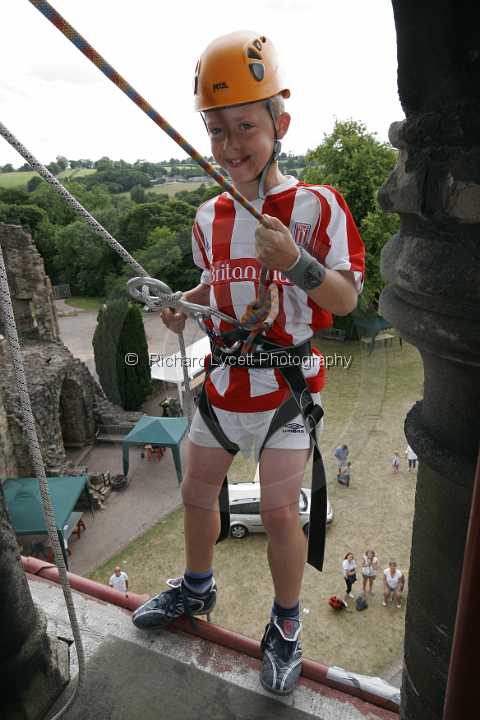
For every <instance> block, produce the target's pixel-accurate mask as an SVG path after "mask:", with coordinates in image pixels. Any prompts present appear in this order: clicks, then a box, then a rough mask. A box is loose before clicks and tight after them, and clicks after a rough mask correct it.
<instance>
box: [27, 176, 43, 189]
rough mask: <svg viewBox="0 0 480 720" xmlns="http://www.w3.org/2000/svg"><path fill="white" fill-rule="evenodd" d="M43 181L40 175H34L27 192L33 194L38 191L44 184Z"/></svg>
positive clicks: (28, 183) (28, 184)
mask: <svg viewBox="0 0 480 720" xmlns="http://www.w3.org/2000/svg"><path fill="white" fill-rule="evenodd" d="M42 182H43V180H42V178H41V177H40V175H33V176H32V177H31V178H30V180H29V181H28V182H27V190H28V192H33V191H34V190H36V189H37V187H38V186H39V185H40V183H42Z"/></svg>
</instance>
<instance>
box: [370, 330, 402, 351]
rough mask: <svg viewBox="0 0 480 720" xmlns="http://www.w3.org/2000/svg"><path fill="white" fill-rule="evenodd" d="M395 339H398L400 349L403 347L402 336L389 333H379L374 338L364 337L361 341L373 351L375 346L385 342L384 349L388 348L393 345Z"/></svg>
mask: <svg viewBox="0 0 480 720" xmlns="http://www.w3.org/2000/svg"><path fill="white" fill-rule="evenodd" d="M395 338H398V341H399V343H400V349H402V347H403V339H402V338H401V336H400V335H394V334H393V333H389V332H379V333H377V334H376V335H375V336H374V337H362V338H361V341H362V342H363V343H365V345H367V346H368V347H369V349H370V350H373V347H374V344H375V343H377V342H383V345H384V347H387V345H393V341H394V340H395Z"/></svg>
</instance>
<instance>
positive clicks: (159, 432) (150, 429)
mask: <svg viewBox="0 0 480 720" xmlns="http://www.w3.org/2000/svg"><path fill="white" fill-rule="evenodd" d="M187 430H188V422H187V418H185V417H175V418H167V417H152V416H150V415H143V417H141V418H140V420H139V421H138V422H137V424H136V425H135V427H134V428H133V429H132V430H130V432H129V433H128V435H127V436H126V437H124V438H123V441H122V446H123V474H124V475H125V477H127V475H128V470H129V466H130V462H129V450H130V445H159V446H161V447H169V448H172V453H173V460H174V462H175V469H176V471H177V479H178V484H180V483H181V481H182V462H181V457H180V443H181V441H182V438H183V436H184V435H185V433H186V432H187Z"/></svg>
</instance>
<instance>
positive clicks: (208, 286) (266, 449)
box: [133, 32, 364, 695]
mask: <svg viewBox="0 0 480 720" xmlns="http://www.w3.org/2000/svg"><path fill="white" fill-rule="evenodd" d="M289 95H290V91H289V90H288V89H287V88H286V87H285V86H284V84H283V83H282V80H281V78H280V74H279V71H278V61H277V56H276V53H275V50H274V48H273V46H272V43H271V41H270V40H268V38H266V37H264V36H258V35H257V34H256V33H252V32H237V33H232V34H231V35H227V36H225V37H221V38H218V39H217V40H215V41H214V42H213V43H211V44H210V45H209V46H208V48H207V49H206V50H205V52H204V53H203V55H202V56H201V58H200V60H199V62H198V64H197V69H196V77H195V107H196V109H197V110H198V111H200V112H201V113H202V114H203V115H202V117H203V120H204V123H205V126H206V129H207V132H208V134H209V136H210V141H211V148H212V154H213V156H214V158H215V160H216V161H217V163H218V164H219V165H220V166H221V167H223V168H224V169H225V170H227V171H228V173H229V174H230V176H231V178H232V181H233V183H234V185H235V186H236V187H237V188H238V189H239V190H240V192H241V193H242V194H243V195H244V196H245V197H246V198H247V199H249V200H250V201H251V202H252V203H253V204H254V205H255V207H256V208H257V209H258V210H259V211H260V212H261V213H262V214H263V215H264V217H266V218H267V220H268V223H269V227H268V228H265V227H263V225H259V226H257V222H256V220H255V218H253V217H252V216H251V215H250V213H248V212H247V211H246V210H245V209H244V208H243V207H242V206H241V205H240V204H239V203H238V202H237V201H235V200H234V199H233V198H232V197H231V196H230V194H229V193H222V194H221V195H219V196H218V197H216V198H213V199H212V200H209V201H207V202H206V203H205V204H203V205H202V206H201V207H200V208H199V210H198V211H197V216H196V219H195V223H194V227H193V235H192V245H193V257H194V260H195V263H196V264H197V265H198V266H199V267H200V269H201V270H202V275H201V279H200V284H199V285H198V286H197V287H196V288H193V289H192V290H190V291H188V292H187V293H185V294H184V297H186V299H188V300H190V301H192V302H195V303H202V304H204V305H207V304H210V305H211V306H215V307H218V308H219V309H221V310H222V311H223V312H224V313H226V314H227V315H229V316H231V317H234V318H237V319H238V320H241V319H242V317H243V316H244V313H245V311H246V310H247V309H248V306H249V305H250V304H251V303H252V302H254V301H255V299H256V296H257V290H258V286H259V278H260V268H261V266H263V267H265V268H267V269H268V270H269V273H270V282H272V283H274V284H275V285H276V287H277V289H278V294H279V297H278V315H277V317H276V320H275V322H274V324H273V326H272V328H271V329H270V330H269V331H268V332H267V333H266V335H262V336H259V337H258V338H257V340H258V341H259V342H260V343H261V345H258V344H257V345H256V346H255V347H254V348H253V349H254V350H256V351H257V352H258V350H259V349H260V347H264V346H265V344H266V346H267V347H268V348H270V347H273V348H277V349H278V348H280V349H283V348H285V347H287V348H290V350H291V352H292V353H293V352H295V351H296V350H298V348H300V349H301V353H303V358H304V359H305V355H306V356H307V359H308V360H309V363H308V365H307V366H306V367H304V369H303V375H302V374H301V373H300V375H301V378H302V382H303V384H304V386H305V387H304V389H305V393H304V392H303V391H302V393H301V395H302V398H303V396H304V394H305V397H306V399H307V400H309V402H310V401H311V396H310V393H314V394H316V393H318V391H319V390H321V388H322V386H323V375H324V372H323V371H324V368H323V365H322V362H321V360H322V358H321V356H320V354H319V353H318V352H317V353H313V354H312V353H311V350H310V347H309V345H308V341H309V339H310V338H311V336H312V334H313V331H314V330H316V329H318V328H320V327H325V326H328V325H330V323H331V316H330V313H331V312H335V313H336V314H339V315H345V314H347V313H349V312H351V311H352V310H353V309H354V308H355V306H356V304H357V295H358V292H359V291H360V289H361V283H362V274H363V269H364V248H363V244H362V242H361V239H360V237H359V235H358V231H357V229H356V227H355V225H354V222H353V220H352V218H351V215H350V213H349V211H348V208H347V207H346V205H345V202H344V200H343V199H342V198H341V196H340V195H339V194H338V193H336V192H335V191H334V190H333V189H332V188H328V187H321V186H312V187H308V188H307V187H306V186H304V185H302V184H301V183H299V182H298V181H297V180H296V179H295V178H293V177H285V176H284V175H282V173H281V172H280V171H279V168H278V165H277V162H276V160H277V157H278V155H279V153H280V139H281V138H283V137H284V135H285V134H286V132H287V130H288V126H289V123H290V116H289V115H288V113H286V112H285V109H284V103H283V99H284V98H287V97H288V96H289ZM162 319H163V321H164V323H165V324H166V325H167V327H169V328H170V329H171V330H173V331H175V332H180V331H181V330H182V329H183V327H184V324H185V316H184V315H183V314H182V313H179V312H174V311H171V310H164V311H163V312H162ZM234 330H235V328H234V326H233V325H230V324H229V323H227V322H225V321H224V320H219V319H217V318H213V321H212V322H211V323H210V324H209V334H210V337H211V338H212V339H213V347H214V351H213V355H215V343H217V344H220V345H222V344H223V345H225V344H226V345H228V346H229V347H230V346H231V345H232V344H233V342H234V340H235V339H238V333H237V335H235V333H234V332H233V331H234ZM247 334H248V333H247ZM244 338H245V335H244V336H243V339H244ZM305 348H307V350H305ZM264 349H265V348H264ZM217 355H218V352H217ZM220 357H221V358H222V359H223V360H224V361H222V362H220V363H218V364H217V365H216V366H214V367H212V366H211V367H210V372H209V375H208V377H207V380H206V382H205V386H204V396H203V397H204V402H205V403H206V409H205V407H204V409H203V411H201V412H199V411H198V410H197V412H196V414H195V416H194V419H193V421H192V426H191V429H190V435H189V448H188V463H187V472H186V477H185V479H184V481H183V483H182V498H183V502H184V508H185V516H184V523H185V551H186V570H185V575H184V577H183V579H182V581H181V582H179V583H178V584H176V586H175V587H172V589H171V590H168V591H166V592H163V593H161V594H160V595H158V596H156V597H155V598H153V599H152V600H150V601H149V602H147V603H145V604H144V605H143V606H142V607H140V608H139V609H138V610H137V611H136V612H135V613H134V616H133V622H134V623H135V625H137V627H150V626H152V625H165V624H166V623H167V622H170V621H171V620H173V619H175V618H176V617H179V616H180V615H187V616H189V617H190V618H191V617H192V616H193V615H202V614H207V613H209V612H210V611H211V610H212V608H213V607H214V605H215V600H216V591H217V589H216V585H215V583H214V580H213V575H212V561H213V548H214V545H215V542H216V540H217V538H218V536H219V530H220V519H219V517H220V516H219V512H218V496H219V492H220V488H221V485H222V482H223V480H224V478H225V476H226V473H227V470H228V468H229V467H230V464H231V462H232V459H233V454H234V452H236V450H238V449H240V450H241V452H242V453H243V454H248V453H249V451H250V450H251V448H252V447H253V446H255V451H256V457H257V459H258V458H259V457H260V466H259V469H260V473H259V474H260V483H261V488H262V499H261V515H262V520H263V524H264V526H265V529H266V531H267V534H268V561H269V565H270V570H271V574H272V579H273V585H274V590H275V595H274V602H273V608H272V614H271V619H270V622H269V623H268V625H267V628H266V631H265V634H264V637H263V640H262V650H263V660H262V669H261V674H260V679H261V682H262V684H263V686H264V687H265V688H267V689H268V690H270V691H272V692H275V693H279V694H282V695H286V694H288V693H290V692H292V690H293V689H294V687H295V685H296V683H297V682H298V678H299V676H300V673H301V644H300V630H301V625H300V620H299V594H300V586H301V582H302V576H303V569H304V564H305V550H306V541H305V537H304V534H303V532H302V530H301V528H300V525H299V520H298V498H299V490H300V486H301V482H302V478H303V472H304V468H305V464H306V462H307V459H308V457H309V452H310V449H311V447H310V446H311V438H310V435H311V434H312V427H311V426H310V427H309V428H306V427H305V422H304V419H303V415H302V414H300V413H299V412H298V410H295V408H294V413H293V415H290V416H289V418H288V422H286V423H285V424H284V425H283V426H280V427H279V428H278V430H276V431H275V432H271V433H270V434H269V435H268V431H269V429H270V426H271V422H272V418H273V417H274V416H276V418H277V419H278V415H276V411H277V409H278V408H284V406H286V404H287V401H289V400H290V390H289V385H288V384H287V382H286V381H285V379H284V377H283V375H282V373H281V372H280V371H279V370H278V369H276V368H275V367H272V366H269V367H267V366H262V367H257V366H256V367H253V366H252V367H245V366H244V365H243V366H241V363H240V362H239V363H238V366H235V364H233V365H232V363H230V362H226V361H225V358H227V355H226V354H223V355H222V353H221V352H220ZM235 357H236V356H235V354H229V355H228V358H230V359H235ZM237 357H238V353H237ZM297 357H298V356H297ZM243 358H245V356H243ZM240 359H241V358H240ZM212 365H213V363H212ZM304 376H305V378H306V381H305V379H304ZM307 383H308V387H307ZM292 392H294V390H293V389H292ZM302 402H303V400H302ZM201 405H202V403H200V410H201ZM312 405H313V403H311V402H310V404H309V407H310V408H311V407H312ZM295 407H296V406H295ZM295 413H297V414H296V416H295ZM312 415H313V413H312ZM282 417H283V415H282ZM310 419H311V417H309V420H310ZM292 420H293V421H294V422H291V421H292ZM271 427H272V428H273V427H274V426H273V425H272V426H271ZM314 433H315V430H314V427H313V435H314ZM226 448H227V449H226ZM312 496H313V494H312ZM310 533H311V534H312V529H310ZM252 585H253V583H252Z"/></svg>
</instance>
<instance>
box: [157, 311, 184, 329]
mask: <svg viewBox="0 0 480 720" xmlns="http://www.w3.org/2000/svg"><path fill="white" fill-rule="evenodd" d="M160 317H161V318H162V320H163V322H164V324H165V325H166V326H167V328H168V329H169V330H171V331H172V332H174V333H181V332H183V330H184V329H185V320H186V319H187V316H186V315H185V313H182V312H178V311H177V310H171V309H170V308H165V309H164V310H162V312H161V313H160Z"/></svg>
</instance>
